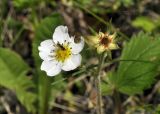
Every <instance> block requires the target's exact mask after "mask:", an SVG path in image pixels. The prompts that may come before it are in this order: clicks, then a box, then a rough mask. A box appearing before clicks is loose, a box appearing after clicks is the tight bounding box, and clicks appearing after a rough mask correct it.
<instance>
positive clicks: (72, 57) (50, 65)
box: [38, 25, 84, 76]
mask: <svg viewBox="0 0 160 114" xmlns="http://www.w3.org/2000/svg"><path fill="white" fill-rule="evenodd" d="M83 47H84V39H83V38H82V37H81V40H80V42H78V43H75V42H74V37H72V36H71V37H70V36H69V34H68V28H67V27H66V26H62V25H61V26H58V27H57V28H56V29H55V31H54V33H53V39H48V40H45V41H43V42H41V44H40V46H39V47H38V50H39V56H40V57H41V59H42V60H43V62H42V65H41V70H43V71H45V72H46V73H47V75H48V76H55V75H57V74H59V73H60V72H61V70H64V71H70V70H74V69H76V68H77V67H78V66H79V65H80V64H81V59H82V57H81V55H80V54H79V53H80V52H81V51H82V49H83Z"/></svg>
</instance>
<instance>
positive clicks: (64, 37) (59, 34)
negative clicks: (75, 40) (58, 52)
mask: <svg viewBox="0 0 160 114" xmlns="http://www.w3.org/2000/svg"><path fill="white" fill-rule="evenodd" d="M69 40H70V37H69V34H68V28H67V26H62V25H61V26H58V27H57V28H56V29H55V31H54V33H53V41H54V42H55V43H56V44H57V43H58V42H59V43H60V44H62V43H64V42H65V41H66V42H68V41H69Z"/></svg>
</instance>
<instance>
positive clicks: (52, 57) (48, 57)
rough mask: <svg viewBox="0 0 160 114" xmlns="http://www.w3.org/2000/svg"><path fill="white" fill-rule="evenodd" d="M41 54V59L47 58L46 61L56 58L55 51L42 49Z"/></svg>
mask: <svg viewBox="0 0 160 114" xmlns="http://www.w3.org/2000/svg"><path fill="white" fill-rule="evenodd" d="M39 56H40V58H41V59H43V60H45V61H50V60H53V59H54V53H47V52H44V51H40V52H39Z"/></svg>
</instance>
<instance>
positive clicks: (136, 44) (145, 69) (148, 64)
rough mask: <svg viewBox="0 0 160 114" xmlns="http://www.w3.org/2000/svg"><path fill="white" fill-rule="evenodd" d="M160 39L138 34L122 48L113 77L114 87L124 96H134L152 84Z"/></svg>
mask: <svg viewBox="0 0 160 114" xmlns="http://www.w3.org/2000/svg"><path fill="white" fill-rule="evenodd" d="M159 44H160V37H156V38H153V37H151V36H150V35H148V34H144V33H140V34H138V35H137V36H133V37H132V39H131V41H130V42H129V43H128V44H127V45H126V46H125V47H124V49H123V52H122V56H121V60H128V61H122V62H120V65H119V67H118V71H117V73H116V74H115V75H113V77H112V80H113V79H114V84H115V87H116V88H117V89H118V90H119V91H120V92H122V93H125V94H136V93H140V92H142V91H143V90H144V89H146V88H148V87H149V86H150V85H151V84H152V83H153V82H154V78H155V76H156V74H157V71H158V66H159V65H160V61H159V60H160V45H159Z"/></svg>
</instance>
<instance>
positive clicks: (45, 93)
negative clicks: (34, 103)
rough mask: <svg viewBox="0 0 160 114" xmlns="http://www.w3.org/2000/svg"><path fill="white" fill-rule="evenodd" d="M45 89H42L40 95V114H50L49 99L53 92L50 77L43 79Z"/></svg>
mask: <svg viewBox="0 0 160 114" xmlns="http://www.w3.org/2000/svg"><path fill="white" fill-rule="evenodd" d="M43 84H44V85H43V87H42V88H41V90H40V91H39V92H41V93H39V94H40V95H41V96H40V97H41V98H40V100H41V101H40V110H39V113H40V114H46V113H47V112H48V104H49V103H48V101H49V97H50V92H51V82H50V77H48V76H46V77H44V78H43Z"/></svg>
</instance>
